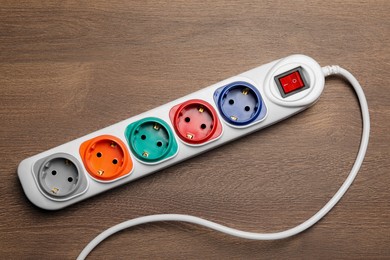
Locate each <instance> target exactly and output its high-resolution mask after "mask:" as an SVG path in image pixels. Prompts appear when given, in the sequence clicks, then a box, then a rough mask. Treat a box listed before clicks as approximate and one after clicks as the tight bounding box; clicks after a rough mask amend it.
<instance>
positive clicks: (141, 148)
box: [125, 117, 178, 163]
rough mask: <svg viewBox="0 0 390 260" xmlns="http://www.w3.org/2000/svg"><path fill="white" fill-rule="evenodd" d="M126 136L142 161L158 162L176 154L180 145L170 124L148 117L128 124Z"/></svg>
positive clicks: (131, 147)
mask: <svg viewBox="0 0 390 260" xmlns="http://www.w3.org/2000/svg"><path fill="white" fill-rule="evenodd" d="M125 136H126V139H127V142H128V144H129V146H130V149H131V151H132V153H133V154H134V155H135V156H136V157H137V158H138V159H139V160H140V161H142V162H146V163H157V162H159V161H162V160H167V159H169V158H171V157H173V156H175V155H176V153H177V150H178V146H177V142H176V140H175V137H174V135H173V132H172V129H171V128H170V127H169V125H168V124H167V123H166V122H165V121H163V120H161V119H159V118H156V117H147V118H144V119H141V120H138V121H136V122H134V123H132V124H130V125H128V126H127V128H126V130H125Z"/></svg>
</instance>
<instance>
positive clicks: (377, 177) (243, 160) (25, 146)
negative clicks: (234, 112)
mask: <svg viewBox="0 0 390 260" xmlns="http://www.w3.org/2000/svg"><path fill="white" fill-rule="evenodd" d="M45 2H48V1H36V0H33V1H6V0H1V1H0V91H1V92H0V104H1V107H0V116H1V125H0V141H1V142H0V143H1V146H0V158H1V162H2V164H1V165H2V167H1V171H0V174H1V182H0V191H1V193H0V195H1V200H2V202H1V205H0V254H1V258H2V259H21V258H28V259H72V258H75V257H76V256H77V255H78V254H79V252H80V251H81V249H82V248H83V247H84V246H85V245H86V244H87V243H88V242H89V241H90V240H91V239H92V238H94V237H95V236H96V235H97V234H99V233H100V232H101V231H103V230H104V229H106V228H108V227H110V226H112V225H114V224H117V223H119V222H121V221H124V220H127V219H130V218H134V217H138V216H142V215H147V214H155V213H185V214H193V215H196V216H200V217H204V218H206V219H209V220H213V221H217V222H219V223H222V224H226V225H228V226H231V227H235V228H239V229H243V230H248V231H257V232H262V231H265V232H267V231H268V232H270V231H280V230H284V229H287V228H289V227H293V226H295V225H297V224H299V223H301V222H303V221H304V220H306V219H307V218H308V217H310V216H311V215H312V214H314V213H315V212H316V211H317V210H318V209H319V208H320V207H322V206H323V205H324V204H325V203H326V202H327V201H328V200H329V199H330V197H331V196H332V195H333V194H334V193H335V192H336V190H337V189H338V188H339V187H340V185H341V184H342V182H343V181H344V179H345V177H346V176H347V174H348V172H349V170H350V168H351V166H352V164H353V162H354V160H355V156H356V153H357V150H358V143H359V140H360V134H361V119H360V112H359V107H358V103H357V99H356V98H355V96H354V93H353V91H352V90H351V88H350V87H349V85H348V84H347V83H346V82H345V81H343V80H342V79H339V78H329V79H327V80H326V89H325V91H324V93H323V95H322V97H321V99H320V101H319V102H318V103H317V104H316V105H315V106H313V107H312V108H310V109H308V110H307V111H305V112H303V113H301V114H299V115H297V116H295V117H293V118H291V119H289V120H287V121H284V122H283V123H281V124H278V125H275V126H273V127H270V128H268V129H266V130H264V131H261V132H258V133H254V134H252V135H250V136H247V137H244V138H242V139H240V140H239V141H236V142H234V143H230V144H227V145H225V146H223V147H220V148H218V149H216V150H214V151H211V152H208V153H206V154H204V155H201V156H199V157H196V158H194V159H191V160H189V161H186V162H183V163H181V164H179V165H176V166H173V167H170V168H169V169H166V170H163V171H161V172H159V173H156V174H154V175H151V176H149V177H146V178H144V179H141V180H139V181H137V182H134V183H132V184H129V185H125V186H122V187H120V188H117V189H115V190H112V191H109V192H106V193H104V194H102V195H99V196H97V197H94V198H92V199H89V200H86V201H84V202H81V203H79V204H77V205H74V206H71V207H69V208H67V209H64V210H61V211H57V212H48V211H44V210H40V209H38V208H37V207H35V206H33V205H32V204H31V203H30V202H29V201H28V200H27V199H26V197H25V196H24V194H23V191H22V188H21V186H20V184H19V181H18V178H17V175H16V168H17V165H18V163H19V162H20V161H21V160H22V159H24V158H26V157H29V156H32V155H34V154H36V153H39V152H42V151H44V150H47V149H49V148H51V147H54V146H57V145H60V144H62V143H64V142H67V141H70V140H73V139H75V138H77V137H80V136H82V135H85V134H87V133H90V132H92V131H95V130H97V129H100V128H103V127H105V126H108V125H110V124H113V123H115V122H118V121H120V120H123V119H125V118H128V117H130V116H133V115H137V114H139V113H141V112H143V111H146V110H149V109H151V108H154V107H156V106H159V105H162V104H164V103H166V102H168V101H171V100H174V99H176V98H179V97H181V96H183V95H186V94H188V93H191V92H193V91H196V90H198V89H201V88H203V87H206V86H208V85H210V84H212V83H215V82H217V81H220V80H222V79H225V78H227V77H229V76H233V75H236V74H238V73H241V72H243V71H245V70H248V69H251V68H253V67H256V66H259V65H261V64H264V63H267V62H270V61H273V60H275V59H278V58H282V57H284V56H287V55H289V54H293V53H303V54H306V55H309V56H311V57H313V58H314V59H316V60H317V61H318V62H319V63H320V64H321V65H330V64H339V65H341V66H343V67H345V68H347V69H348V70H350V71H351V72H352V73H353V74H355V75H356V77H357V78H358V79H359V80H360V82H361V84H362V86H363V87H364V91H365V93H366V95H367V100H368V104H369V108H370V113H371V125H372V129H371V139H370V144H369V149H368V152H367V156H366V159H365V162H364V164H363V166H362V168H361V170H360V172H359V175H358V177H357V179H356V181H355V182H354V183H353V185H352V187H351V188H350V190H349V191H348V192H347V193H346V195H345V196H344V198H343V199H342V200H341V201H340V203H339V204H338V205H337V206H336V207H335V208H334V209H333V210H332V211H331V212H330V214H328V215H327V216H326V217H325V218H324V219H323V220H322V221H320V222H319V223H318V224H317V225H315V226H314V227H312V228H311V229H309V230H308V231H306V232H304V233H303V234H300V235H298V236H295V237H293V238H290V239H285V240H282V241H271V242H259V241H247V240H242V239H236V238H232V237H229V236H226V235H223V234H220V233H216V232H214V231H210V230H208V229H205V228H201V227H198V226H194V225H189V224H183V223H158V224H150V225H144V226H140V227H136V228H133V229H131V230H126V231H124V232H121V233H120V234H117V235H115V236H113V237H111V238H110V239H108V240H107V241H105V242H104V243H102V244H101V245H100V246H99V247H98V248H97V249H96V250H95V251H93V253H92V254H91V259H118V258H127V259H130V258H132V259H137V258H152V259H154V258H163V259H171V258H182V259H183V258H186V259H210V258H214V259H215V258H217V259H224V258H225V259H226V258H232V259H258V258H272V259H273V258H284V259H286V258H293V259H294V258H295V259H297V258H298V259H300V258H306V259H313V258H329V259H330V258H351V259H352V258H362V259H367V258H390V216H389V215H390V191H389V188H390V187H389V186H390V174H389V173H390V171H389V166H390V160H389V152H390V149H389V143H390V137H389V129H390V102H389V100H390V94H389V92H390V88H389V77H388V76H389V70H390V66H389V36H390V35H389V29H390V28H389V26H390V22H389V21H390V17H389V12H390V2H389V1H337V2H333V3H328V1H315V2H310V3H309V1H307V2H306V1H269V2H268V1H265V2H242V3H233V2H230V1H221V0H218V1H207V2H203V3H200V2H199V1H192V2H191V1H161V2H160V1H89V2H87V1H50V2H51V3H45Z"/></svg>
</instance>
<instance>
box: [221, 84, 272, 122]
mask: <svg viewBox="0 0 390 260" xmlns="http://www.w3.org/2000/svg"><path fill="white" fill-rule="evenodd" d="M214 101H215V103H216V104H217V107H218V109H219V112H220V113H221V115H222V117H223V118H224V120H225V121H226V122H227V123H229V124H231V125H235V126H246V125H249V124H251V123H253V122H255V121H259V120H261V119H262V118H264V116H265V114H266V109H265V107H264V106H263V100H262V98H261V95H260V92H259V91H258V90H257V88H256V87H254V86H253V85H251V84H249V83H247V82H243V81H238V82H233V83H231V84H229V85H226V86H224V87H222V88H219V89H217V90H216V91H215V93H214ZM263 107H264V108H263Z"/></svg>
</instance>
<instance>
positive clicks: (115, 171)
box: [80, 135, 133, 181]
mask: <svg viewBox="0 0 390 260" xmlns="http://www.w3.org/2000/svg"><path fill="white" fill-rule="evenodd" d="M80 156H81V158H82V160H83V163H84V166H85V168H86V169H87V171H88V173H89V174H90V175H91V176H92V177H94V178H95V179H97V180H101V181H113V180H115V179H118V178H120V177H122V176H125V175H127V174H129V173H130V172H131V170H132V169H133V161H132V160H131V158H130V154H129V152H128V151H127V149H126V146H125V144H124V143H123V142H122V141H121V140H120V139H119V138H117V137H114V136H111V135H101V136H98V137H95V138H93V139H91V140H88V141H85V142H84V143H82V144H81V146H80Z"/></svg>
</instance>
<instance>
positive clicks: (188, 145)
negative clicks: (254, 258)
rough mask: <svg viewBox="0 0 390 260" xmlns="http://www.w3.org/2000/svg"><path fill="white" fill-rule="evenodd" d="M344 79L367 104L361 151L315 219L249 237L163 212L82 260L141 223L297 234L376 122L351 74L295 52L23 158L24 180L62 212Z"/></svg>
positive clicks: (298, 106)
mask: <svg viewBox="0 0 390 260" xmlns="http://www.w3.org/2000/svg"><path fill="white" fill-rule="evenodd" d="M334 74H336V75H337V74H338V75H342V76H343V77H345V78H346V79H347V80H348V81H349V82H350V83H351V85H352V87H353V88H354V90H355V92H356V94H357V96H358V99H359V102H360V106H361V112H362V119H363V133H362V139H361V144H360V148H359V153H358V155H357V158H356V161H355V163H354V166H353V168H352V170H351V172H350V174H349V175H348V177H347V179H346V181H345V182H344V183H343V185H342V186H341V187H340V189H339V190H338V191H337V193H336V194H335V195H334V196H333V197H332V198H331V200H329V202H328V203H327V204H326V205H325V206H324V207H323V208H322V209H320V210H319V211H318V212H317V213H316V214H315V215H313V216H312V217H311V218H309V219H308V220H306V221H305V222H303V223H302V224H300V225H298V226H296V227H294V228H291V229H288V230H286V231H281V232H276V233H265V234H263V233H251V232H245V231H241V230H236V229H232V228H229V227H225V226H222V225H220V224H217V223H214V222H211V221H207V220H204V219H201V218H197V217H194V216H188V215H178V214H162V215H152V216H145V217H140V218H136V219H133V220H129V221H125V222H123V223H120V224H118V225H116V226H114V227H112V228H110V229H108V230H106V231H104V232H103V233H101V234H100V235H99V236H97V237H96V238H95V239H94V240H92V241H91V242H90V243H89V244H88V245H87V247H86V248H85V249H84V250H83V251H82V252H81V254H80V256H79V258H78V259H84V258H85V257H86V256H87V255H88V253H89V252H90V251H91V250H92V249H93V248H94V247H95V246H96V245H98V244H99V243H100V242H101V241H103V240H104V239H105V238H107V237H108V236H110V235H112V234H114V233H116V232H118V231H120V230H123V229H125V228H128V227H132V226H135V225H139V224H144V223H149V222H156V221H184V222H189V223H194V224H199V225H203V226H205V227H208V228H211V229H214V230H217V231H220V232H223V233H226V234H229V235H232V236H237V237H241V238H246V239H254V240H275V239H283V238H286V237H290V236H293V235H295V234H298V233H300V232H302V231H304V230H306V229H307V228H309V227H310V226H312V225H314V224H315V223H316V222H317V221H319V220H320V219H321V218H322V217H323V216H325V215H326V214H327V213H328V212H329V211H330V210H331V209H332V208H333V207H334V205H336V203H337V202H338V201H339V200H340V199H341V197H342V196H343V195H344V194H345V192H346V191H347V189H348V188H349V186H350V185H351V184H352V182H353V180H354V179H355V177H356V175H357V173H358V171H359V169H360V166H361V164H362V162H363V159H364V156H365V152H366V150H367V146H368V140H369V130H370V120H369V111H368V106H367V101H366V98H365V95H364V92H363V90H362V88H361V86H360V84H359V82H358V81H357V80H356V79H355V77H354V76H353V75H352V74H351V73H349V72H348V71H346V70H344V69H342V68H340V67H338V66H328V67H324V68H321V66H320V65H319V64H318V63H317V62H316V61H315V60H313V59H312V58H310V57H308V56H304V55H292V56H288V57H286V58H283V59H280V60H276V61H273V62H270V63H268V64H265V65H262V66H260V67H257V68H255V69H252V70H249V71H247V72H244V73H242V74H240V75H237V76H234V77H231V78H229V79H226V80H224V81H221V82H219V83H216V84H214V85H211V86H209V87H207V88H204V89H202V90H199V91H197V92H194V93H192V94H189V95H187V96H185V97H182V98H179V99H177V100H175V101H172V102H170V103H168V104H165V105H163V106H160V107H157V108H155V109H153V110H150V111H147V112H145V113H143V114H140V115H138V116H134V117H131V118H129V119H127V120H124V121H122V122H119V123H117V124H114V125H111V126H109V127H106V128H104V129H101V130H99V131H96V132H94V133H91V134H89V135H86V136H84V137H81V138H78V139H76V140H73V141H71V142H68V143H66V144H63V145H61V146H58V147H56V148H53V149H50V150H48V151H45V152H42V153H40V154H37V155H35V156H32V157H30V158H27V159H25V160H23V161H22V162H21V163H20V165H19V167H18V176H19V179H20V182H21V183H22V186H23V189H24V192H25V194H26V195H27V197H28V198H29V199H30V201H31V202H32V203H34V204H35V205H36V206H38V207H41V208H44V209H48V210H56V209H61V208H64V207H66V206H69V205H71V204H74V203H76V202H79V201H81V200H84V199H86V198H89V197H91V196H94V195H96V194H98V193H101V192H104V191H106V190H109V189H112V188H114V187H116V186H119V185H122V184H125V183H128V182H131V181H134V180H136V179H138V178H141V177H143V176H146V175H148V174H151V173H153V172H156V171H158V170H161V169H163V168H166V167H168V166H170V165H173V164H175V163H178V162H180V161H183V160H185V159H187V158H190V157H192V156H195V155H197V154H200V153H202V152H205V151H208V150H210V149H212V148H214V147H217V146H219V145H222V144H224V143H226V142H229V141H232V140H234V139H236V138H239V137H241V136H244V135H246V134H249V133H251V132H254V131H257V130H260V129H262V128H264V127H267V126H270V125H272V124H274V123H277V122H279V121H281V120H283V119H286V118H288V117H290V116H292V115H294V114H296V113H298V112H301V111H303V110H304V109H306V108H308V107H309V106H311V105H313V104H314V103H315V102H316V101H317V100H318V99H319V97H320V95H321V93H322V91H323V89H324V82H325V76H328V75H334Z"/></svg>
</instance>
